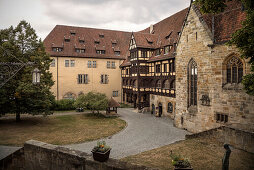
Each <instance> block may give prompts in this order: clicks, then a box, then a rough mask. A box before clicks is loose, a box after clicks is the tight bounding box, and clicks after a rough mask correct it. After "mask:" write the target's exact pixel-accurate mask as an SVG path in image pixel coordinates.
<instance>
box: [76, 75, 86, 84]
mask: <svg viewBox="0 0 254 170" xmlns="http://www.w3.org/2000/svg"><path fill="white" fill-rule="evenodd" d="M78 84H88V74H78Z"/></svg>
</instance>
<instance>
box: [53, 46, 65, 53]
mask: <svg viewBox="0 0 254 170" xmlns="http://www.w3.org/2000/svg"><path fill="white" fill-rule="evenodd" d="M52 51H54V52H61V51H63V48H61V47H52Z"/></svg>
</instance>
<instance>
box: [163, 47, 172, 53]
mask: <svg viewBox="0 0 254 170" xmlns="http://www.w3.org/2000/svg"><path fill="white" fill-rule="evenodd" d="M170 47H171V46H166V47H164V54H168V53H169V51H170Z"/></svg>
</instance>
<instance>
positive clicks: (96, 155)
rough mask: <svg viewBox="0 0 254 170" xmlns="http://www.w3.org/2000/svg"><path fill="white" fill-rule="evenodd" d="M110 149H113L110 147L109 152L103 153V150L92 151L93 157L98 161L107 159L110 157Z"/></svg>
mask: <svg viewBox="0 0 254 170" xmlns="http://www.w3.org/2000/svg"><path fill="white" fill-rule="evenodd" d="M110 150H111V149H109V150H108V151H107V152H104V153H102V152H93V151H92V153H93V159H94V160H96V161H99V162H105V161H107V160H108V158H109V154H110Z"/></svg>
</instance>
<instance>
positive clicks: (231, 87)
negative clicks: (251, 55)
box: [222, 53, 246, 90]
mask: <svg viewBox="0 0 254 170" xmlns="http://www.w3.org/2000/svg"><path fill="white" fill-rule="evenodd" d="M232 57H237V58H238V59H239V60H240V61H241V62H242V64H243V76H244V75H245V74H246V63H245V61H244V60H243V59H242V58H241V57H240V56H239V54H236V53H231V54H229V55H228V56H227V57H226V58H225V60H224V61H223V63H222V88H223V90H242V89H243V85H242V84H241V83H227V63H228V62H229V61H230V59H231V58H232Z"/></svg>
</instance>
